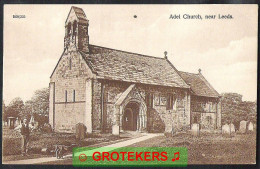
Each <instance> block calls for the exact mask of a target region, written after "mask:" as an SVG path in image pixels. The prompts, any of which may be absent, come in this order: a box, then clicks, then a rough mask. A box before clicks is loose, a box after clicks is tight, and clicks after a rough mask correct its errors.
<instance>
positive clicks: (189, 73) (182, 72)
mask: <svg viewBox="0 0 260 169" xmlns="http://www.w3.org/2000/svg"><path fill="white" fill-rule="evenodd" d="M179 72H181V73H189V74H193V75H199V74H198V73H190V72H185V71H179Z"/></svg>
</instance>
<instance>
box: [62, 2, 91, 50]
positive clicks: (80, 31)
mask: <svg viewBox="0 0 260 169" xmlns="http://www.w3.org/2000/svg"><path fill="white" fill-rule="evenodd" d="M88 26H89V21H88V19H87V17H86V14H85V13H84V11H83V9H81V8H78V7H74V6H72V7H71V9H70V12H69V15H68V17H67V19H66V22H65V37H64V49H65V50H73V49H76V50H79V51H82V52H84V53H88V52H89V48H88V45H89V36H88Z"/></svg>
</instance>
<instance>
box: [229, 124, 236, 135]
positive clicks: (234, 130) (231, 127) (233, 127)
mask: <svg viewBox="0 0 260 169" xmlns="http://www.w3.org/2000/svg"><path fill="white" fill-rule="evenodd" d="M230 132H231V133H235V132H236V129H235V125H234V124H233V123H231V124H230Z"/></svg>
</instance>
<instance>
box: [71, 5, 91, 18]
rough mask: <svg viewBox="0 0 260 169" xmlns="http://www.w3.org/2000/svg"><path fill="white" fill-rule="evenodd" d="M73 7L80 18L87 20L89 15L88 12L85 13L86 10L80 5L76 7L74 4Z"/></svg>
mask: <svg viewBox="0 0 260 169" xmlns="http://www.w3.org/2000/svg"><path fill="white" fill-rule="evenodd" d="M71 8H72V9H73V10H74V12H75V14H76V16H77V17H78V18H79V19H83V20H87V16H86V14H85V12H84V11H83V9H82V8H78V7H75V6H72V7H71Z"/></svg>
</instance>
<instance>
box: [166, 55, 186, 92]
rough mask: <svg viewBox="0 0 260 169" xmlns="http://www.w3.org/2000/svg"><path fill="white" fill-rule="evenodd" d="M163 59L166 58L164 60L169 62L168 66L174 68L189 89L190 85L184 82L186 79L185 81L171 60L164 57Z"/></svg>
mask: <svg viewBox="0 0 260 169" xmlns="http://www.w3.org/2000/svg"><path fill="white" fill-rule="evenodd" d="M164 60H166V61H167V62H168V63H169V64H170V66H171V67H172V68H173V69H174V70H175V72H176V73H177V74H178V76H179V77H180V78H181V79H182V80H183V82H184V84H186V85H187V86H188V88H189V89H191V87H190V85H188V84H187V83H186V81H185V80H184V78H183V77H182V76H181V75H180V72H179V71H178V70H177V69H176V67H175V66H174V65H173V64H172V62H171V61H170V60H168V59H164Z"/></svg>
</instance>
